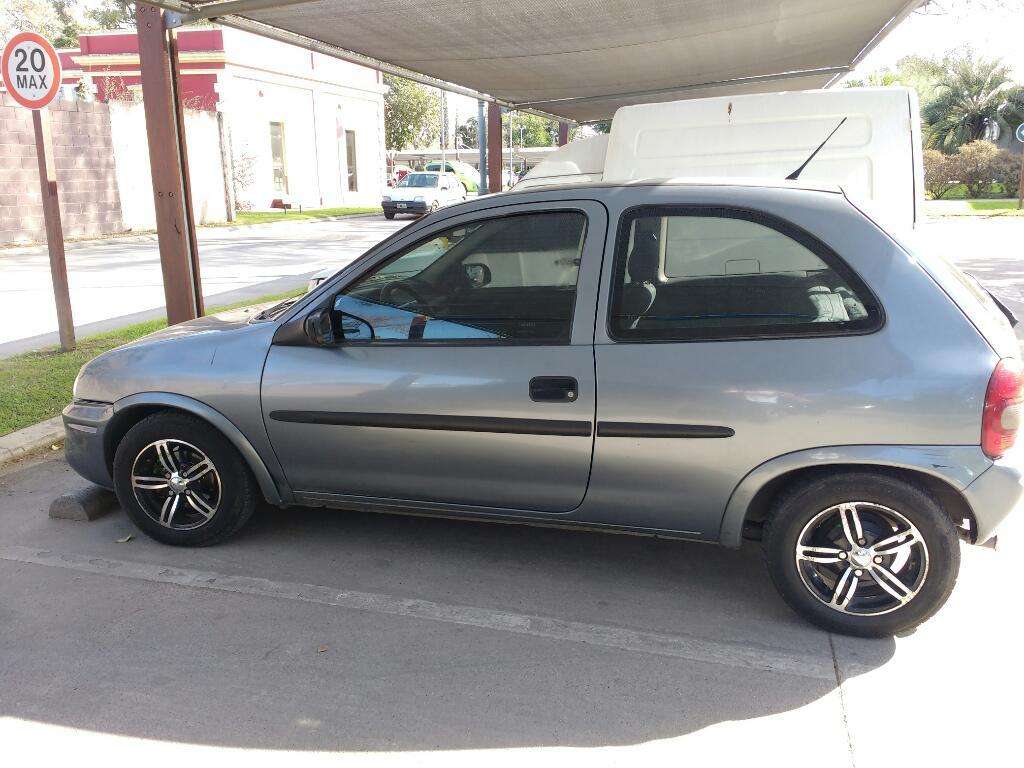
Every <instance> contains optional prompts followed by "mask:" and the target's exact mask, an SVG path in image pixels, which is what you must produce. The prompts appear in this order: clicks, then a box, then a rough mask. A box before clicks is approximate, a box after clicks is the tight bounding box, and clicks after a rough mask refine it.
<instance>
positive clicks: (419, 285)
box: [335, 211, 586, 344]
mask: <svg viewBox="0 0 1024 768" xmlns="http://www.w3.org/2000/svg"><path fill="white" fill-rule="evenodd" d="M585 229H586V217H585V216H584V215H583V214H582V213H579V212H574V211H554V212H544V213H533V214H520V215H514V216H503V217H501V218H496V219H490V220H487V221H483V222H476V223H474V224H471V225H462V226H460V227H454V228H452V229H449V230H446V231H444V232H442V233H441V234H439V235H436V236H434V237H432V238H430V239H429V240H426V241H423V242H420V243H419V244H417V245H415V246H413V247H411V248H409V249H408V250H407V251H405V252H403V253H402V254H400V255H398V256H397V257H395V258H393V259H391V260H389V261H388V262H387V263H385V264H384V265H382V266H381V267H379V268H377V269H376V270H374V271H373V272H372V273H370V274H368V275H366V276H364V277H362V278H360V279H359V280H358V281H356V282H355V283H354V284H352V285H351V286H349V287H348V288H347V289H346V290H345V291H344V292H343V293H342V294H340V295H339V296H338V297H337V298H336V300H335V310H336V311H338V312H342V313H345V314H348V315H352V316H355V317H358V318H361V319H363V320H365V321H366V322H367V323H368V324H369V326H370V327H371V328H372V329H373V335H374V339H375V340H378V341H397V340H401V341H439V340H450V341H458V340H475V341H479V340H493V341H498V342H500V341H505V342H519V343H523V342H526V343H561V344H564V343H568V341H569V337H570V333H571V328H572V312H573V306H574V303H575V297H576V281H577V277H578V274H579V268H580V258H581V254H582V249H583V239H584V233H585Z"/></svg>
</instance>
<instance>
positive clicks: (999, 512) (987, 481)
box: [963, 447, 1024, 544]
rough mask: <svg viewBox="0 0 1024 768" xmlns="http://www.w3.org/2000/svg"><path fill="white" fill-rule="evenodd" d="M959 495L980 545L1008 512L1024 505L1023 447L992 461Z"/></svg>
mask: <svg viewBox="0 0 1024 768" xmlns="http://www.w3.org/2000/svg"><path fill="white" fill-rule="evenodd" d="M963 494H964V497H965V498H966V499H967V503H968V504H970V506H971V510H972V511H973V512H974V520H975V523H976V524H977V531H976V532H975V539H974V540H975V543H977V544H984V543H985V542H986V541H988V540H989V539H991V538H992V537H993V536H994V535H995V533H996V529H997V528H998V527H999V524H1000V523H1002V522H1003V520H1005V519H1006V518H1007V516H1009V515H1010V513H1011V512H1013V511H1014V510H1016V509H1018V508H1019V507H1022V506H1024V447H1022V448H1018V449H1017V450H1012V451H1010V452H1009V453H1008V454H1006V455H1005V456H1003V457H1002V458H1001V459H997V460H996V461H994V462H993V463H992V466H991V467H989V468H988V469H986V470H985V471H984V472H982V473H981V474H980V475H978V477H977V478H976V479H975V480H974V481H973V482H972V483H971V484H970V485H968V486H967V487H966V488H965V489H964V491H963ZM1018 514H1019V513H1018Z"/></svg>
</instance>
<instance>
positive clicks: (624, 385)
mask: <svg viewBox="0 0 1024 768" xmlns="http://www.w3.org/2000/svg"><path fill="white" fill-rule="evenodd" d="M686 194H687V193H685V192H678V191H676V190H673V189H672V188H671V187H669V188H667V189H666V190H655V191H652V192H651V193H650V194H649V195H648V196H647V197H646V198H644V200H651V201H653V202H655V203H659V204H651V205H643V206H637V207H633V208H630V209H628V210H626V211H624V212H622V213H621V215H619V214H617V213H616V215H617V217H618V218H619V223H618V228H617V229H618V234H617V237H616V238H615V239H616V244H615V257H614V265H613V266H612V267H611V269H609V270H608V272H609V273H610V274H609V275H608V277H607V279H606V281H605V286H604V289H603V294H602V305H601V308H600V309H599V318H600V320H599V322H598V331H597V334H596V338H595V359H596V364H597V375H598V381H599V384H600V386H599V393H600V394H599V399H598V420H597V430H596V434H597V437H596V441H595V448H594V468H593V478H592V481H591V485H590V491H589V492H588V497H587V514H588V518H587V519H588V520H592V521H594V522H605V523H619V524H629V525H635V526H642V527H644V528H655V529H662V530H671V531H675V532H681V533H685V534H687V535H689V536H692V537H694V538H707V539H717V538H718V535H719V528H720V524H721V520H722V514H723V512H724V510H725V507H726V504H727V502H728V500H729V496H730V494H731V493H732V492H733V489H734V488H735V487H736V486H737V484H738V483H739V482H740V480H742V478H743V477H744V476H745V475H746V474H747V473H748V472H750V471H751V470H752V469H754V468H755V467H757V466H758V465H760V464H762V463H763V462H765V461H767V460H769V459H772V458H774V457H776V456H780V455H783V454H786V453H789V452H791V451H795V450H801V449H805V448H811V447H818V446H822V445H826V446H827V445H837V444H857V443H869V442H872V437H873V436H877V435H879V434H885V428H884V426H883V424H882V422H883V421H884V419H885V418H888V417H884V416H883V415H882V414H878V415H876V414H875V413H874V412H873V410H872V408H871V403H872V401H873V399H874V397H875V394H874V393H875V390H874V389H873V388H874V387H877V386H878V379H876V378H875V377H874V376H873V375H869V374H867V373H864V372H865V371H872V370H873V366H874V365H875V363H876V358H877V354H876V353H877V350H878V349H879V345H878V344H877V343H875V342H874V341H873V340H872V337H871V336H870V335H868V334H870V333H871V332H872V331H874V330H876V329H878V328H879V327H881V324H882V315H881V309H880V307H879V306H878V304H877V302H876V300H875V299H874V297H873V295H872V294H871V292H870V290H869V289H868V288H867V287H866V286H865V285H864V283H863V282H862V281H861V280H860V279H859V278H858V277H857V275H856V274H854V273H853V272H852V270H851V269H850V268H849V267H848V266H847V265H846V264H845V262H843V261H842V259H841V258H840V256H839V255H838V254H836V253H834V252H833V251H831V249H830V248H829V247H828V246H826V245H825V244H824V243H822V242H821V241H819V240H817V239H816V238H815V237H814V236H813V235H811V234H809V233H808V231H807V230H805V229H803V228H802V227H797V226H794V225H793V224H792V223H790V221H788V220H784V219H782V218H781V217H778V216H773V215H770V214H768V213H762V212H758V211H755V210H751V208H752V207H753V206H754V205H755V204H756V201H757V200H758V199H759V198H757V197H755V196H754V194H753V191H751V192H743V191H738V192H734V193H727V192H723V191H717V192H715V193H714V195H715V197H714V200H715V201H716V202H715V204H714V205H707V204H703V205H702V204H700V197H696V195H697V194H698V193H690V195H691V199H692V200H694V202H691V203H690V204H683V205H676V204H666V203H670V202H671V201H673V200H679V199H683V200H685V199H686ZM761 197H764V198H766V199H767V198H769V197H770V193H769V194H767V195H761ZM725 202H733V204H732V205H724V204H723V203H725ZM812 213H813V209H812ZM818 215H820V214H818ZM805 216H806V214H805ZM801 224H804V222H803V221H801ZM804 225H805V224H804ZM609 261H611V259H609ZM889 362H890V364H891V363H892V361H889ZM837 424H839V425H841V426H842V429H839V428H837V426H836V425H837Z"/></svg>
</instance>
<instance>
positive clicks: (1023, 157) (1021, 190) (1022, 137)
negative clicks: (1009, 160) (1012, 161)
mask: <svg viewBox="0 0 1024 768" xmlns="http://www.w3.org/2000/svg"><path fill="white" fill-rule="evenodd" d="M1015 136H1016V137H1017V141H1019V142H1021V143H1022V144H1024V123H1021V124H1020V125H1018V126H1017V133H1016V134H1015ZM1021 208H1024V152H1021V153H1020V178H1019V181H1018V182H1017V210H1018V211H1019V210H1020V209H1021Z"/></svg>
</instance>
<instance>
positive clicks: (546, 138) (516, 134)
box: [501, 111, 558, 147]
mask: <svg viewBox="0 0 1024 768" xmlns="http://www.w3.org/2000/svg"><path fill="white" fill-rule="evenodd" d="M510 124H511V127H512V143H513V144H514V145H515V146H517V147H519V146H525V147H550V146H553V145H554V144H555V142H556V140H557V138H558V123H556V122H555V121H554V120H548V119H547V118H543V117H539V116H537V115H531V114H528V113H526V112H517V111H514V112H506V113H505V114H503V115H502V116H501V136H502V139H501V144H502V146H504V147H507V146H508V131H509V125H510Z"/></svg>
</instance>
